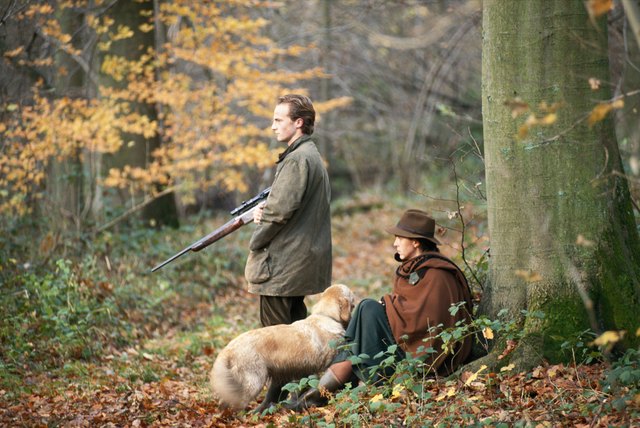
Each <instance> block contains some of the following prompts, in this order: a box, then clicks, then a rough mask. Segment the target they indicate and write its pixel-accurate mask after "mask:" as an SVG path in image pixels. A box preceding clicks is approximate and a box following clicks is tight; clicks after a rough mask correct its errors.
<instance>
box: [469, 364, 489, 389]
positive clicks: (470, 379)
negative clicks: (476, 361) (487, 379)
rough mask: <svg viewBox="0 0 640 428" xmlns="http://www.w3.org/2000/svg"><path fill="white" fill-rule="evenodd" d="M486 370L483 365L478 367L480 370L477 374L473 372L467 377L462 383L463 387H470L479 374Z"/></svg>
mask: <svg viewBox="0 0 640 428" xmlns="http://www.w3.org/2000/svg"><path fill="white" fill-rule="evenodd" d="M486 369H487V366H486V365H484V364H483V365H482V366H480V368H479V369H478V371H477V372H475V373H473V374H472V375H471V376H469V378H468V379H467V380H466V381H465V382H464V385H465V386H469V385H471V383H472V382H474V381H475V380H476V379H477V378H478V376H479V375H480V373H481V372H483V371H484V370H486Z"/></svg>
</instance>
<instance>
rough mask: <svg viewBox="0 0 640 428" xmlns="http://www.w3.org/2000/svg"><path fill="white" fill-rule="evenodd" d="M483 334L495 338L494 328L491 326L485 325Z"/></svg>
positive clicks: (487, 337)
mask: <svg viewBox="0 0 640 428" xmlns="http://www.w3.org/2000/svg"><path fill="white" fill-rule="evenodd" d="M482 336H484V338H485V339H489V340H491V339H493V330H492V329H491V327H485V328H483V329H482Z"/></svg>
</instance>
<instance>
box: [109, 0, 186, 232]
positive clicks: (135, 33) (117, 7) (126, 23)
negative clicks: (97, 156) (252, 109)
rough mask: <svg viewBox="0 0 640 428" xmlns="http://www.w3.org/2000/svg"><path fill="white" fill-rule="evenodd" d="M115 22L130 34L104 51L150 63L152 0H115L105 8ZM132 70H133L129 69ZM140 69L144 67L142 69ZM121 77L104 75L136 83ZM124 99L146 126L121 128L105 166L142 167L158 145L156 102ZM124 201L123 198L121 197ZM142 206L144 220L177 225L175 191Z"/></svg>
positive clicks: (114, 82) (117, 82)
mask: <svg viewBox="0 0 640 428" xmlns="http://www.w3.org/2000/svg"><path fill="white" fill-rule="evenodd" d="M108 13H109V15H110V16H111V17H113V20H114V22H116V23H117V25H118V28H120V29H124V30H123V32H129V36H130V37H122V38H121V39H118V38H117V37H116V40H113V41H111V42H110V44H109V49H108V50H107V52H106V53H107V55H110V56H112V57H117V58H122V59H123V60H125V61H130V62H132V63H139V64H141V65H142V66H144V65H145V60H144V59H143V57H145V56H146V57H149V59H148V60H146V61H147V64H152V62H153V55H154V52H155V51H156V46H155V42H156V40H155V31H156V29H155V27H154V26H153V24H154V20H153V17H154V14H155V8H154V2H153V1H152V0H144V1H118V2H115V3H114V5H113V7H112V8H110V10H109V11H108ZM146 70H147V71H149V72H150V76H149V78H150V79H151V80H153V76H154V71H153V69H152V67H148V68H146ZM131 72H134V70H131ZM143 72H144V71H143ZM120 77H121V79H114V76H113V75H111V76H109V77H108V78H106V79H105V83H106V84H108V85H110V86H112V87H115V88H118V89H123V88H124V89H126V88H127V85H129V84H130V83H132V82H133V83H136V81H135V80H130V79H128V78H127V76H120ZM123 102H124V103H126V105H127V107H126V109H127V110H128V112H129V113H133V114H134V115H140V117H146V119H145V120H146V121H148V129H149V130H150V132H146V130H142V132H136V133H130V132H124V133H123V136H122V139H123V141H124V142H126V144H124V145H123V146H122V147H121V149H120V150H119V151H118V152H117V153H115V154H114V155H113V156H112V157H111V156H110V157H109V159H108V161H107V162H108V164H109V167H112V166H115V167H120V168H124V167H125V166H126V165H130V166H133V167H142V168H145V167H147V166H148V165H149V163H150V162H151V160H152V156H151V155H152V153H153V152H154V150H156V149H157V148H158V147H160V144H161V139H160V136H159V134H158V132H155V131H153V129H154V126H155V124H157V121H158V112H157V110H156V105H155V104H154V103H152V102H149V101H148V100H145V99H143V97H140V98H138V99H131V100H126V101H125V100H123ZM156 190H157V191H158V192H161V191H162V190H163V189H162V188H161V186H160V184H157V185H156ZM123 202H124V201H123ZM141 204H144V206H143V205H140V206H143V216H144V218H145V220H149V221H152V222H153V224H157V225H163V224H164V225H171V226H174V227H177V226H178V223H179V222H178V212H177V207H176V201H175V195H174V194H173V193H167V194H163V195H162V196H160V197H158V198H154V199H153V200H152V201H150V202H149V203H146V202H141Z"/></svg>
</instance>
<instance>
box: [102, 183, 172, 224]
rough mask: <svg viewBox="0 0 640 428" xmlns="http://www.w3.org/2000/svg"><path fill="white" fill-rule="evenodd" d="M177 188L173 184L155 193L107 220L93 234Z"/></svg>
mask: <svg viewBox="0 0 640 428" xmlns="http://www.w3.org/2000/svg"><path fill="white" fill-rule="evenodd" d="M177 188H178V186H171V187H168V188H166V189H164V190H163V191H162V192H160V193H158V194H156V195H154V196H153V197H152V198H149V199H146V200H145V201H143V202H142V203H141V204H139V205H136V206H134V207H132V208H130V209H128V210H127V211H125V212H124V213H122V214H121V215H119V216H118V217H116V218H114V219H113V220H111V221H109V222H107V223H106V224H103V225H102V226H100V227H98V228H97V229H95V230H93V232H92V233H93V234H98V233H101V232H104V231H105V230H107V229H109V228H110V227H112V226H114V225H115V224H117V223H120V222H121V221H122V220H124V219H126V218H127V217H129V216H130V215H132V214H135V213H136V212H138V211H140V210H141V209H142V208H144V207H146V206H147V205H149V204H150V203H151V202H153V201H155V200H156V199H158V198H160V197H162V196H164V195H167V194H169V193H171V192H173V191H175V190H176V189H177Z"/></svg>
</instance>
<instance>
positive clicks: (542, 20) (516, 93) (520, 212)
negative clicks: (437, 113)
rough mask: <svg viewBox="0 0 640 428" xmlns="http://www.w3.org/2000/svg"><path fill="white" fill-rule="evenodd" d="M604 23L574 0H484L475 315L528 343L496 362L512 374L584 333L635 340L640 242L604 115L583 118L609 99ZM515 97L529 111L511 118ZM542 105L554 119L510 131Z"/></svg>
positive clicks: (558, 357) (551, 356) (639, 317)
mask: <svg viewBox="0 0 640 428" xmlns="http://www.w3.org/2000/svg"><path fill="white" fill-rule="evenodd" d="M604 21H606V19H601V20H600V21H599V22H598V23H597V25H596V24H594V23H592V22H591V21H590V19H589V16H588V14H587V11H586V9H585V5H584V2H583V1H582V0H570V1H569V0H528V1H512V0H485V1H483V44H482V55H483V58H482V82H483V83H482V96H483V105H482V110H483V125H484V144H485V162H486V185H487V200H488V219H489V233H490V237H491V259H490V260H491V263H490V268H489V281H488V282H489V283H488V284H487V286H486V287H485V294H484V296H483V299H482V303H481V307H480V312H481V313H482V314H485V315H487V316H489V317H492V318H495V317H496V315H497V313H498V312H499V311H500V310H502V309H506V310H507V311H508V313H509V316H510V317H511V318H512V319H517V320H518V322H519V323H520V325H521V326H522V329H523V331H524V333H525V338H524V339H523V340H522V341H521V342H520V344H519V347H518V348H516V351H515V352H513V353H512V354H511V355H510V356H511V358H510V359H509V358H506V359H502V360H500V361H501V364H507V363H509V362H513V363H515V364H516V367H517V368H519V369H526V368H528V367H531V366H532V365H534V364H537V363H539V362H540V361H541V360H542V358H545V359H548V360H550V361H563V360H567V359H569V358H570V355H565V354H563V353H562V352H561V347H560V344H561V343H562V342H563V341H565V340H567V339H571V338H575V337H576V336H578V335H579V334H580V332H583V331H585V330H586V329H592V330H596V331H603V330H626V331H627V332H629V334H627V336H626V337H627V345H628V344H630V342H629V341H633V340H637V338H635V331H636V328H638V327H639V326H640V312H639V311H638V310H637V308H638V305H639V303H640V240H639V238H638V232H637V229H636V224H635V220H634V216H633V211H632V205H631V202H630V197H629V192H628V186H627V183H626V181H625V179H624V178H622V177H621V175H620V173H621V172H622V164H621V160H620V155H619V151H618V146H617V141H616V139H615V133H614V130H613V126H612V123H611V121H610V120H609V119H608V118H607V119H605V120H603V121H600V122H598V123H596V124H594V125H593V126H590V125H589V123H588V121H587V117H588V115H589V113H590V112H591V111H592V110H593V108H594V107H595V106H596V105H597V103H598V102H604V101H607V100H609V99H610V97H611V91H610V88H609V87H608V86H607V83H608V82H610V80H609V77H608V76H609V70H608V59H607V31H606V28H605V24H606V23H605V22H604ZM590 78H595V79H598V81H599V82H601V84H600V86H599V88H598V89H592V87H591V86H590V84H589V79H590ZM516 99H520V100H522V101H523V102H525V103H527V104H528V105H529V106H530V108H531V110H530V111H529V112H527V113H526V114H524V115H521V116H518V117H515V118H514V117H513V115H512V113H513V111H514V110H513V108H512V107H510V106H513V104H509V102H510V101H513V100H516ZM542 103H546V104H547V105H552V104H553V103H561V104H560V107H559V109H558V110H557V112H556V114H557V120H555V122H553V123H551V124H548V125H544V126H543V125H539V126H531V127H529V129H528V133H526V135H524V134H521V135H520V136H518V132H519V129H520V126H522V125H523V124H524V122H525V119H526V118H527V116H528V115H529V114H530V113H532V112H535V113H537V114H538V117H539V118H540V117H547V116H546V115H548V114H549V113H550V112H549V111H544V110H545V109H544V108H541V107H540V106H541V104H542ZM549 122H552V121H551V120H550V121H549ZM523 311H529V312H533V311H542V312H543V313H544V314H545V316H544V318H543V319H539V318H534V317H525V316H523ZM495 348H496V349H494V352H493V353H492V354H490V356H489V358H487V359H486V360H487V361H490V360H491V356H492V355H493V356H494V357H495V355H497V353H500V352H501V350H500V349H497V348H499V347H497V346H496V347H495ZM493 359H494V361H495V358H493Z"/></svg>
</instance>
